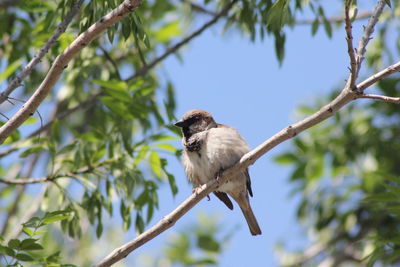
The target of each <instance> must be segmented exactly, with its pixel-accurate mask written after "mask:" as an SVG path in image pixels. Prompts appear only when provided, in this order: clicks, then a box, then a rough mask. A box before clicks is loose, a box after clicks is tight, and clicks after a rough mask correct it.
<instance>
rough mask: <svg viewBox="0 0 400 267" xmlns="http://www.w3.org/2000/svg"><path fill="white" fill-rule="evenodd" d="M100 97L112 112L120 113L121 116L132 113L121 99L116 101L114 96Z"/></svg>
mask: <svg viewBox="0 0 400 267" xmlns="http://www.w3.org/2000/svg"><path fill="white" fill-rule="evenodd" d="M100 99H101V101H102V102H103V103H104V105H106V106H107V107H108V108H109V109H110V110H111V111H112V112H114V113H116V114H118V115H120V116H121V117H127V116H129V115H130V114H129V112H128V109H127V107H126V106H125V105H124V104H123V103H121V102H120V101H115V98H114V97H111V96H103V97H101V98H100Z"/></svg>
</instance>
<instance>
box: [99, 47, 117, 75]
mask: <svg viewBox="0 0 400 267" xmlns="http://www.w3.org/2000/svg"><path fill="white" fill-rule="evenodd" d="M100 50H101V52H103V55H104V56H105V57H106V59H107V60H108V61H109V62H110V63H111V65H112V66H113V68H114V71H115V74H116V75H117V77H118V80H121V74H120V73H119V69H118V65H117V63H116V62H115V60H114V59H113V58H112V57H111V55H110V54H109V53H108V52H107V50H106V49H104V48H103V47H102V46H100Z"/></svg>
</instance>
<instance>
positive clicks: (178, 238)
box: [140, 214, 233, 266]
mask: <svg viewBox="0 0 400 267" xmlns="http://www.w3.org/2000/svg"><path fill="white" fill-rule="evenodd" d="M232 235H233V231H230V232H228V231H227V229H224V228H223V227H222V225H221V224H220V223H218V218H216V217H214V216H211V217H210V215H206V214H199V215H198V221H197V222H196V223H192V224H190V225H187V226H186V227H185V228H183V230H180V231H177V232H174V233H173V234H172V235H170V237H169V238H168V240H169V241H167V243H166V244H165V245H164V246H163V247H162V248H161V249H160V251H162V254H161V255H157V253H154V252H152V253H151V255H148V256H146V255H142V257H141V258H142V259H141V260H140V265H142V266H166V265H172V266H219V265H220V264H219V258H220V257H221V256H222V252H223V249H224V248H225V247H226V246H227V245H228V243H229V241H230V239H231V237H232Z"/></svg>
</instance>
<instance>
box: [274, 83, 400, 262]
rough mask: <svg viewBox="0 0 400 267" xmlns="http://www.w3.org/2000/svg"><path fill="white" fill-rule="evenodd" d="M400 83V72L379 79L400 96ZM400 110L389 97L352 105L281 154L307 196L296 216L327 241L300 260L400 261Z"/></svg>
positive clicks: (385, 89)
mask: <svg viewBox="0 0 400 267" xmlns="http://www.w3.org/2000/svg"><path fill="white" fill-rule="evenodd" d="M399 88H400V78H391V79H386V80H384V81H382V82H380V83H379V89H380V92H382V93H384V94H391V95H398V94H399ZM300 110H301V111H302V112H303V113H302V114H304V112H309V111H312V110H314V109H313V108H311V109H310V108H309V107H303V108H301V109H300ZM399 115H400V114H399V111H398V109H397V108H396V107H395V106H394V105H391V104H388V103H384V102H374V103H372V104H362V105H352V106H349V107H348V108H346V109H345V110H344V111H343V112H340V113H337V114H336V115H335V117H334V118H333V119H331V120H329V121H327V122H326V123H322V124H320V125H318V126H317V127H315V128H313V129H312V130H311V131H308V132H307V133H305V134H302V135H301V136H300V137H299V138H297V139H295V140H294V141H293V142H292V144H293V148H292V149H291V150H290V151H288V152H286V153H284V154H281V155H279V156H277V157H276V158H275V160H276V161H277V162H279V163H281V164H289V165H291V166H292V167H293V170H292V173H291V176H290V182H291V183H292V184H293V185H294V190H293V194H294V195H299V196H301V201H300V204H299V206H298V209H297V217H298V219H299V220H300V221H301V222H302V223H303V224H304V225H305V226H306V227H307V228H309V229H310V232H311V233H312V235H313V238H312V240H313V242H314V245H315V244H318V245H319V247H320V248H321V249H320V250H318V252H317V253H315V254H314V255H312V256H311V257H309V258H307V259H303V261H302V263H301V264H304V263H307V264H311V265H314V264H318V263H319V262H322V261H327V259H330V261H329V262H333V264H332V265H337V264H341V263H343V262H353V263H359V262H363V264H365V263H368V265H370V266H372V265H373V264H374V263H375V262H380V263H384V264H397V263H398V262H399V261H400V249H399V248H400V247H399V243H398V240H399V235H398V227H399V225H400V209H399V207H400V206H399V205H400V202H399V199H398V194H399V193H400V191H399V190H400V187H399V186H400V180H399V178H398V177H399V175H400V169H399V165H398V162H399V160H400V158H399V153H398V151H399V149H400V143H399V139H398V136H399V133H400V128H399V118H400V116H399ZM282 259H283V258H282ZM286 259H290V260H291V261H293V262H297V261H298V259H299V258H298V257H291V258H290V257H288V256H287V255H286ZM293 262H283V263H284V264H290V263H293Z"/></svg>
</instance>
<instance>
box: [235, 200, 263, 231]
mask: <svg viewBox="0 0 400 267" xmlns="http://www.w3.org/2000/svg"><path fill="white" fill-rule="evenodd" d="M235 200H236V202H237V203H238V204H239V207H240V209H241V210H242V212H243V215H244V218H245V219H246V221H247V225H248V226H249V229H250V233H251V234H252V235H261V229H260V226H259V225H258V222H257V219H256V216H254V213H253V210H252V209H251V206H250V202H249V199H248V197H239V198H238V199H235Z"/></svg>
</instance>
